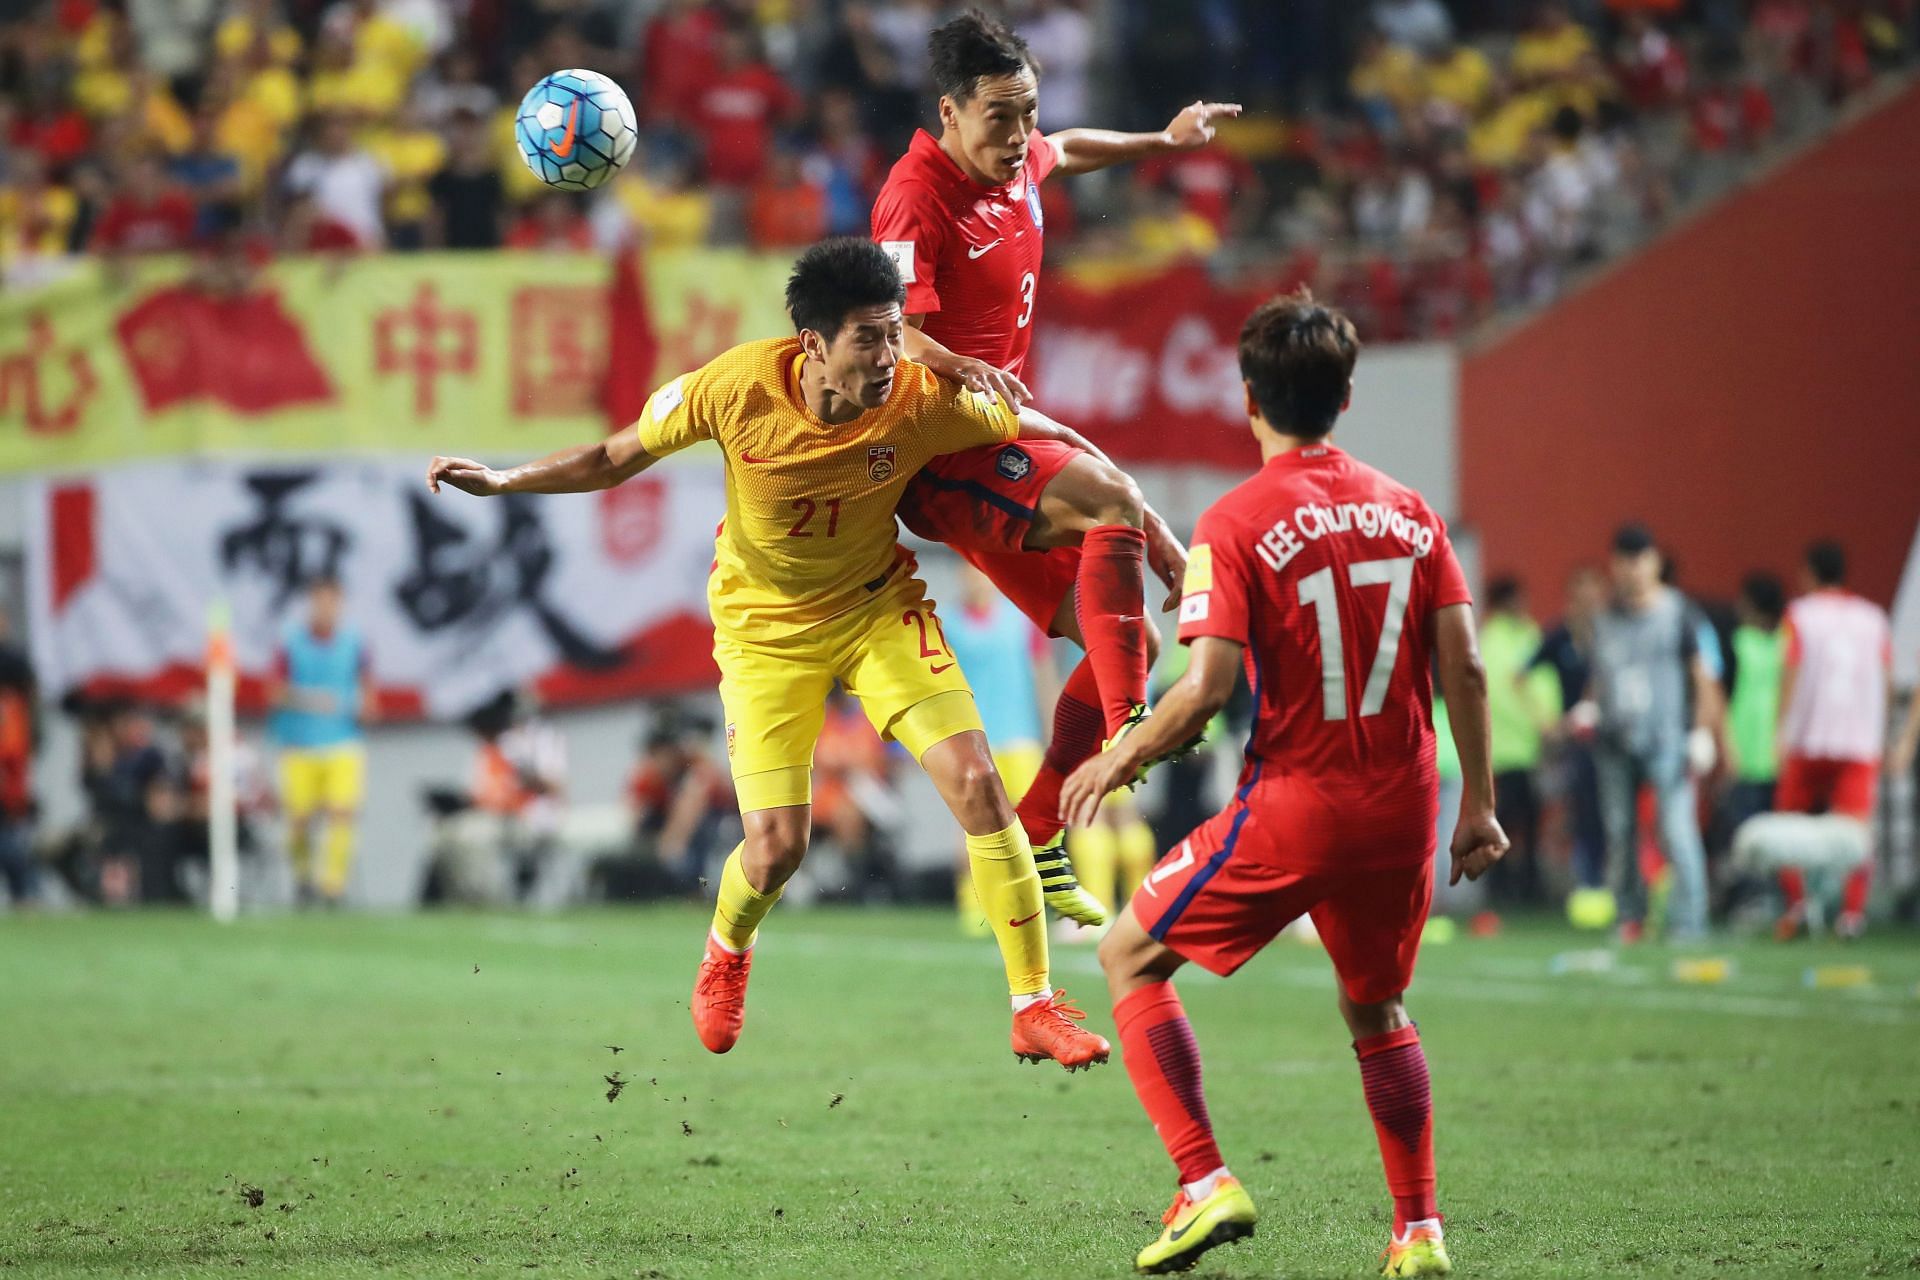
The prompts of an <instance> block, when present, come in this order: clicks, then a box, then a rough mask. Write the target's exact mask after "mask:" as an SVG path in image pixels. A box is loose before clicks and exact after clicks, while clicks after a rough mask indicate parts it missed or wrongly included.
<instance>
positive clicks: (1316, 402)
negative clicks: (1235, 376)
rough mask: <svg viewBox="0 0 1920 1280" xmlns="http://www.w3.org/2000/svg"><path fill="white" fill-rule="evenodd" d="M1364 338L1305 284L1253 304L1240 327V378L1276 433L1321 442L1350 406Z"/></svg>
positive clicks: (1350, 323) (1351, 324)
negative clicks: (1322, 303)
mask: <svg viewBox="0 0 1920 1280" xmlns="http://www.w3.org/2000/svg"><path fill="white" fill-rule="evenodd" d="M1359 358H1360V337H1359V335H1358V334H1356V333H1355V332H1354V329H1353V322H1352V321H1351V320H1348V319H1347V318H1346V317H1345V316H1344V315H1342V314H1340V312H1338V311H1336V310H1334V309H1333V308H1332V307H1323V306H1321V305H1320V304H1319V303H1317V302H1315V301H1314V300H1313V292H1312V290H1310V289H1308V288H1307V287H1306V286H1305V285H1302V286H1301V287H1300V288H1298V289H1296V290H1294V291H1293V292H1292V293H1288V294H1282V295H1281V296H1280V297H1277V298H1272V299H1269V300H1268V301H1266V302H1263V303H1261V304H1260V305H1259V306H1258V307H1255V308H1254V311H1253V314H1252V315H1250V316H1248V317H1247V322H1246V323H1245V324H1244V325H1242V326H1241V327H1240V376H1241V377H1242V378H1244V379H1246V381H1247V386H1248V387H1249V388H1250V389H1251V390H1252V392H1253V403H1254V405H1255V406H1256V407H1257V408H1258V409H1259V410H1260V416H1261V417H1263V418H1265V419H1266V420H1267V425H1268V426H1270V427H1272V428H1273V429H1274V430H1276V431H1281V432H1285V433H1286V434H1287V435H1290V436H1300V437H1302V438H1304V439H1308V440H1317V439H1319V438H1320V437H1321V436H1324V435H1326V434H1327V433H1328V432H1330V431H1332V430H1333V423H1334V419H1336V418H1338V417H1339V416H1340V411H1341V410H1342V409H1344V408H1346V407H1347V393H1348V391H1349V390H1350V389H1351V387H1352V384H1353V362H1354V361H1355V360H1358V359H1359Z"/></svg>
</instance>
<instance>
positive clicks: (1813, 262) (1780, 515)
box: [1460, 87, 1920, 609]
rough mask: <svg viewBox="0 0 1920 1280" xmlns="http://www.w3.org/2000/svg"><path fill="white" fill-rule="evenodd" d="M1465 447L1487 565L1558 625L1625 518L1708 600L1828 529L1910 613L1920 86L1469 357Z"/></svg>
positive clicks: (1467, 489)
mask: <svg viewBox="0 0 1920 1280" xmlns="http://www.w3.org/2000/svg"><path fill="white" fill-rule="evenodd" d="M1460 450H1461V460H1460V461H1461V505H1462V509H1463V513H1464V515H1465V517H1466V519H1467V520H1468V521H1469V522H1471V524H1472V525H1473V526H1474V527H1476V528H1477V529H1478V531H1479V532H1480V534H1481V537H1482V547H1483V548H1484V551H1483V555H1484V560H1483V563H1484V566H1485V568H1486V569H1487V570H1488V571H1489V572H1500V571H1502V570H1514V571H1517V572H1519V573H1521V574H1523V575H1525V576H1526V577H1527V578H1528V580H1530V581H1531V582H1532V583H1533V584H1534V586H1535V594H1536V601H1537V604H1538V606H1539V607H1540V608H1542V609H1551V608H1553V607H1555V606H1556V605H1557V592H1558V590H1559V587H1560V584H1561V583H1562V582H1563V581H1564V579H1565V576H1566V574H1567V572H1568V571H1569V570H1570V569H1571V568H1573V567H1574V566H1575V565H1577V564H1580V563H1582V562H1593V561H1597V560H1598V559H1600V558H1601V557H1602V556H1603V555H1604V553H1605V547H1606V541H1607V538H1608V535H1609V533H1610V531H1611V529H1612V528H1613V527H1614V526H1615V525H1616V524H1617V523H1618V522H1619V521H1620V520H1621V519H1622V518H1624V517H1629V516H1638V517H1640V518H1643V519H1645V520H1646V521H1647V522H1648V523H1649V524H1651V525H1652V526H1653V528H1654V530H1655V531H1656V533H1658V534H1659V535H1661V536H1662V537H1663V538H1664V539H1665V540H1667V541H1668V542H1669V543H1670V545H1671V546H1672V548H1673V550H1674V552H1675V553H1676V554H1677V555H1678V557H1679V560H1680V566H1681V575H1682V582H1683V584H1684V585H1685V586H1687V587H1689V588H1690V589H1692V590H1694V591H1695V592H1697V593H1699V594H1702V595H1706V596H1730V595H1731V594H1732V593H1733V591H1734V590H1735V589H1736V588H1737V585H1738V582H1739V579H1740V575H1741V574H1742V573H1743V572H1745V571H1746V570H1748V569H1750V568H1755V567H1768V568H1773V569H1775V570H1777V571H1782V572H1786V571H1790V570H1793V569H1794V568H1796V567H1797V564H1798V560H1799V555H1800V552H1801V549H1802V548H1803V547H1804V545H1805V544H1806V543H1807V542H1808V541H1809V540H1810V539H1812V538H1814V537H1818V536H1823V535H1831V536H1834V537H1838V538H1840V539H1842V540H1844V541H1845V543H1846V544H1847V546H1848V548H1849V549H1850V551H1851V552H1852V555H1853V563H1854V566H1855V572H1854V581H1855V585H1856V586H1857V587H1858V589H1860V590H1861V591H1863V592H1865V593H1866V594H1868V595H1870V596H1872V597H1874V598H1875V599H1877V600H1879V601H1881V602H1882V603H1886V602H1887V601H1888V600H1890V599H1891V597H1892V594H1893V590H1894V587H1895V584H1896V582H1897V581H1898V578H1899V573H1900V568H1901V565H1902V563H1903V561H1904V559H1905V556H1906V553H1907V549H1908V547H1909V546H1910V545H1911V543H1912V540H1913V534H1914V524H1915V521H1916V519H1920V88H1913V87H1910V88H1909V89H1908V90H1907V91H1906V92H1905V93H1904V94H1902V95H1901V96H1900V97H1899V98H1897V99H1896V100H1895V101H1893V102H1892V103H1890V104H1888V105H1886V106H1884V107H1882V108H1881V109H1879V110H1878V111H1875V112H1874V113H1872V114H1871V115H1869V116H1867V117H1866V118H1864V119H1862V120H1860V121H1858V122H1856V123H1855V124H1853V125H1852V126H1851V127H1849V128H1847V129H1845V130H1843V131H1842V132H1840V133H1839V134H1837V135H1836V136H1835V137H1833V138H1831V139H1829V140H1828V141H1826V142H1825V143H1823V144H1821V145H1819V146H1817V147H1816V148H1814V149H1813V150H1811V151H1810V152H1808V153H1806V154H1804V155H1802V156H1800V157H1798V158H1796V159H1795V160H1794V161H1793V162H1791V163H1790V164H1788V165H1786V166H1785V167H1784V168H1782V169H1780V170H1778V171H1777V172H1775V173H1773V174H1772V175H1770V176H1769V177H1767V178H1765V179H1763V180H1762V181H1760V182H1758V183H1757V184H1756V185H1755V186H1754V187H1753V188H1752V189H1750V190H1748V191H1745V192H1742V193H1740V194H1738V195H1736V196H1734V197H1732V198H1731V199H1729V200H1727V201H1725V202H1723V203H1721V204H1719V205H1718V206H1715V207H1714V208H1712V209H1711V210H1710V211H1709V212H1708V213H1706V215H1705V216H1703V217H1701V218H1700V219H1698V220H1697V221H1695V222H1694V223H1692V224H1691V225H1688V226H1686V227H1683V228H1681V229H1680V230H1678V231H1676V232H1675V233H1673V234H1672V235H1669V236H1668V237H1666V238H1665V239H1663V240H1662V241H1660V242H1659V243H1658V244H1656V245H1654V246H1653V247H1652V248H1650V249H1648V250H1647V251H1645V252H1643V253H1641V254H1639V255H1638V256H1636V257H1634V258H1632V259H1631V260H1629V261H1628V262H1626V263H1625V264H1624V265H1622V266H1621V267H1620V268H1619V269H1617V270H1615V271H1613V272H1612V273H1610V274H1609V275H1607V276H1606V277H1605V278H1604V279H1602V280H1600V281H1598V282H1597V283H1596V284H1594V285H1593V286H1592V287H1590V288H1588V289H1586V290H1585V291H1583V292H1581V293H1579V294H1577V295H1576V296H1574V297H1573V298H1571V299H1569V300H1568V301H1566V302H1563V303H1561V304H1560V305H1558V306H1556V307H1554V308H1552V309H1551V310H1549V311H1548V312H1547V313H1546V314H1544V315H1543V316H1541V317H1540V318H1539V319H1537V320H1535V321H1533V322H1531V323H1529V324H1526V325H1524V326H1523V327H1521V328H1520V329H1518V330H1517V331H1515V332H1514V333H1512V334H1510V335H1508V336H1506V337H1505V338H1503V339H1501V340H1499V341H1498V342H1496V343H1495V344H1493V345H1491V346H1489V347H1487V348H1485V349H1483V350H1481V351H1479V352H1477V353H1474V354H1471V355H1469V356H1467V357H1466V359H1465V360H1464V362H1463V367H1462V370H1461V421H1460ZM1788 580H1789V581H1790V582H1791V581H1792V579H1791V578H1789V579H1788Z"/></svg>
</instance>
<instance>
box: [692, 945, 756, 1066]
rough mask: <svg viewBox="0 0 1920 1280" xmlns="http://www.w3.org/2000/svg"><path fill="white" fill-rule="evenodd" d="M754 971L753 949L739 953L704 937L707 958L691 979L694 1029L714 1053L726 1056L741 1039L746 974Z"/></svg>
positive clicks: (745, 1003)
mask: <svg viewBox="0 0 1920 1280" xmlns="http://www.w3.org/2000/svg"><path fill="white" fill-rule="evenodd" d="M752 968H753V948H752V947H748V948H747V949H746V950H745V951H742V952H740V953H738V954H735V953H734V952H731V951H729V950H727V949H726V948H725V947H723V946H721V945H720V943H719V942H718V941H717V940H716V939H715V938H714V936H713V934H712V933H711V932H709V933H708V934H707V954H706V958H705V959H703V960H701V961H700V973H699V976H698V977H696V978H695V979H694V980H693V1001H692V1003H691V1006H690V1007H691V1008H692V1010H693V1029H694V1030H695V1031H697V1032H698V1033H699V1034H700V1043H701V1044H703V1045H705V1046H707V1049H708V1050H709V1051H710V1052H713V1053H725V1052H726V1051H727V1050H729V1049H731V1048H733V1046H734V1044H735V1043H736V1042H737V1041H738V1040H739V1039H740V1028H741V1026H742V1025H743V1024H744V1023H745V1022H746V1020H747V972H748V970H750V969H752Z"/></svg>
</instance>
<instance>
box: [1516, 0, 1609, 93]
mask: <svg viewBox="0 0 1920 1280" xmlns="http://www.w3.org/2000/svg"><path fill="white" fill-rule="evenodd" d="M1594 54H1595V50H1594V47H1593V37H1592V36H1591V35H1589V34H1588V33H1587V29H1586V28H1585V27H1583V26H1581V25H1580V24H1579V23H1577V22H1575V21H1574V20H1573V19H1572V18H1571V17H1569V16H1568V14H1567V7H1566V5H1564V4H1560V3H1558V0H1547V3H1545V4H1542V5H1541V6H1540V7H1539V9H1538V10H1536V11H1535V16H1534V22H1533V25H1532V26H1531V27H1529V28H1527V30H1525V31H1523V32H1521V33H1520V36H1519V38H1517V39H1516V40H1515V41H1514V42H1513V53H1512V56H1511V58H1510V60H1509V66H1510V67H1511V68H1512V71H1513V78H1514V80H1515V81H1516V82H1518V83H1519V84H1520V85H1521V86H1522V87H1524V88H1532V87H1534V86H1537V85H1543V84H1551V83H1553V82H1555V81H1559V80H1566V79H1570V78H1573V77H1574V76H1575V75H1576V74H1578V73H1579V72H1580V71H1581V64H1582V62H1583V61H1584V60H1586V59H1588V58H1591V57H1593V56H1594Z"/></svg>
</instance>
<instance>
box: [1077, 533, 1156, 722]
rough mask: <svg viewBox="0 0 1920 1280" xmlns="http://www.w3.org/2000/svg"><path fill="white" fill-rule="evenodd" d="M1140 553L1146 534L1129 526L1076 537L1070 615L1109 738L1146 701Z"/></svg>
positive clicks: (1143, 558) (1144, 552) (1142, 557)
mask: <svg viewBox="0 0 1920 1280" xmlns="http://www.w3.org/2000/svg"><path fill="white" fill-rule="evenodd" d="M1146 556H1147V535H1146V534H1144V533H1142V532H1141V531H1140V530H1138V529H1135V528H1133V527H1132V526H1130V525H1124V524H1103V525H1100V526H1099V527H1098V528H1094V529H1089V530H1087V532H1086V535H1085V536H1084V537H1083V538H1082V539H1081V540H1080V571H1079V574H1078V576H1077V577H1076V578H1075V579H1074V583H1073V607H1074V616H1075V617H1076V618H1078V619H1079V622H1080V638H1081V639H1082V640H1084V641H1085V642H1086V646H1087V661H1088V662H1089V663H1091V664H1092V665H1093V671H1094V675H1095V676H1096V677H1097V678H1098V680H1099V686H1100V687H1099V695H1100V701H1099V706H1100V709H1101V712H1102V713H1103V714H1104V715H1105V717H1106V728H1107V737H1109V738H1111V737H1113V735H1114V734H1116V733H1118V732H1119V731H1120V726H1121V725H1122V724H1125V723H1126V720H1127V717H1128V716H1129V715H1131V714H1132V712H1133V709H1134V707H1136V706H1140V705H1144V704H1145V702H1146V700H1147V605H1146V588H1145V586H1144V584H1143V581H1142V578H1141V572H1142V568H1143V566H1144V565H1145V563H1146Z"/></svg>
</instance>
